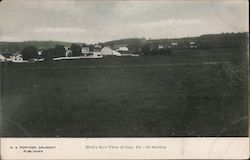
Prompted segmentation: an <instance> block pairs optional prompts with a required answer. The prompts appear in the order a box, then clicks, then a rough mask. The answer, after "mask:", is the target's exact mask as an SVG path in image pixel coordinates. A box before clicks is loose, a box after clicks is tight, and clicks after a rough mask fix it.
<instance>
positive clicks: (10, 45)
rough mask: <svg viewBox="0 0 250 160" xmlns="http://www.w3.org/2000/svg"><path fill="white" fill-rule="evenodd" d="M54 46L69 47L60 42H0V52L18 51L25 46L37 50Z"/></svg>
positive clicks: (65, 43)
mask: <svg viewBox="0 0 250 160" xmlns="http://www.w3.org/2000/svg"><path fill="white" fill-rule="evenodd" d="M55 45H64V46H70V45H71V43H69V42H60V41H24V42H0V51H6V50H10V51H20V50H22V49H23V48H25V47H27V46H35V47H36V48H38V49H47V48H52V47H54V46H55Z"/></svg>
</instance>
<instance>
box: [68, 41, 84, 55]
mask: <svg viewBox="0 0 250 160" xmlns="http://www.w3.org/2000/svg"><path fill="white" fill-rule="evenodd" d="M70 50H71V51H72V54H73V57H74V56H81V55H82V51H81V46H79V45H77V44H72V45H71V47H70Z"/></svg>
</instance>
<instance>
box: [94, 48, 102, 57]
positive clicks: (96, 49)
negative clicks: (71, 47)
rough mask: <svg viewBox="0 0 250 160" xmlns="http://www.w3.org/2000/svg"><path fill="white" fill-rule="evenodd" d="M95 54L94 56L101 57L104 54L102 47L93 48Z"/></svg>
mask: <svg viewBox="0 0 250 160" xmlns="http://www.w3.org/2000/svg"><path fill="white" fill-rule="evenodd" d="M93 56H94V57H101V56H102V54H101V48H94V50H93Z"/></svg>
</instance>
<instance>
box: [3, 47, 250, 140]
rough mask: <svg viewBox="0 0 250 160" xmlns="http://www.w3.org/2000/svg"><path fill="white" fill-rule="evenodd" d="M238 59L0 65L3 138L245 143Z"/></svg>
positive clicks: (189, 56) (219, 52)
mask: <svg viewBox="0 0 250 160" xmlns="http://www.w3.org/2000/svg"><path fill="white" fill-rule="evenodd" d="M239 55H241V54H240V53H239V51H238V50H236V49H215V50H188V51H184V52H182V51H176V52H174V53H173V54H172V55H158V56H141V57H105V58H103V59H83V60H67V61H51V62H50V61H47V62H40V63H25V64H14V63H1V94H2V95H1V110H2V111H1V112H2V124H3V125H2V133H1V134H2V136H3V137H11V136H15V137H26V136H27V137H156V136H176V137H178V136H247V124H248V123H247V121H248V120H247V78H246V71H245V70H244V69H243V68H242V67H241V66H240V65H239V64H238V63H237V62H239V61H241V57H240V56H239ZM243 59H244V58H243ZM240 64H242V63H240Z"/></svg>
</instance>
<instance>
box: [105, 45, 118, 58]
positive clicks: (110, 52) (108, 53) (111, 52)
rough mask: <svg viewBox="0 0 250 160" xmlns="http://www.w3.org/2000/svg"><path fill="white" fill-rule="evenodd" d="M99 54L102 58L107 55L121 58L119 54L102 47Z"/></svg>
mask: <svg viewBox="0 0 250 160" xmlns="http://www.w3.org/2000/svg"><path fill="white" fill-rule="evenodd" d="M101 54H102V55H103V56H108V55H114V56H121V53H119V52H117V51H115V50H112V49H111V48H109V47H103V48H102V50H101Z"/></svg>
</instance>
